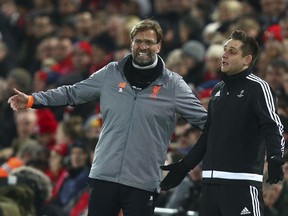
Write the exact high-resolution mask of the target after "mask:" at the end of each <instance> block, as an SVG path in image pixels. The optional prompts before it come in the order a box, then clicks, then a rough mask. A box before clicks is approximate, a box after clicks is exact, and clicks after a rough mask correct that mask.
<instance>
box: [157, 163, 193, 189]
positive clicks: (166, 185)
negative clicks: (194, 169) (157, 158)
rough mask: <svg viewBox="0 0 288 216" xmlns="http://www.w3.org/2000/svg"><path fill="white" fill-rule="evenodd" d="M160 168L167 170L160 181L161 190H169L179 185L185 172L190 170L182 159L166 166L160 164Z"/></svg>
mask: <svg viewBox="0 0 288 216" xmlns="http://www.w3.org/2000/svg"><path fill="white" fill-rule="evenodd" d="M160 168H161V169H162V170H167V171H169V173H168V174H167V176H166V177H165V178H164V179H163V181H162V182H161V183H160V187H161V189H162V190H163V191H167V190H170V189H171V188H174V187H176V186H177V185H179V184H180V183H181V182H182V181H183V179H184V178H185V176H186V175H187V173H188V172H189V171H190V170H189V169H188V168H187V167H186V166H185V165H184V163H183V161H182V160H180V161H178V162H176V163H173V164H170V165H167V166H161V167H160Z"/></svg>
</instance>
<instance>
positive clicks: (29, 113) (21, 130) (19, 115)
mask: <svg viewBox="0 0 288 216" xmlns="http://www.w3.org/2000/svg"><path fill="white" fill-rule="evenodd" d="M15 115H16V116H15V117H16V127H17V133H18V137H19V138H28V137H30V136H32V135H33V134H34V133H35V128H36V120H37V117H36V114H35V112H34V111H33V110H24V111H21V112H16V113H15Z"/></svg>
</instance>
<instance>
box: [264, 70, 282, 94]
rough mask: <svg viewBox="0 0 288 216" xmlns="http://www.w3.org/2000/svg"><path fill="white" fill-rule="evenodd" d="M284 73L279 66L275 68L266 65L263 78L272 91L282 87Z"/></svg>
mask: <svg viewBox="0 0 288 216" xmlns="http://www.w3.org/2000/svg"><path fill="white" fill-rule="evenodd" d="M284 73H285V72H284V70H283V69H281V68H275V67H273V66H271V65H270V66H268V68H267V70H266V73H265V80H266V81H267V82H268V84H269V85H270V86H271V88H272V89H273V90H274V91H277V90H279V89H280V88H281V87H282V82H283V81H282V78H283V76H284Z"/></svg>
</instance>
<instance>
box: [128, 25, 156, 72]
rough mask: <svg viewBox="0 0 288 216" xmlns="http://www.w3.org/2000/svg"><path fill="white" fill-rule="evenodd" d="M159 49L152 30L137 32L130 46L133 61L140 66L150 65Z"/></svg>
mask: <svg viewBox="0 0 288 216" xmlns="http://www.w3.org/2000/svg"><path fill="white" fill-rule="evenodd" d="M160 49H161V45H160V43H157V35H156V32H155V31H154V30H146V31H142V32H139V33H137V34H136V35H135V37H134V38H133V40H132V44H131V50H132V56H133V61H134V62H135V63H136V64H137V65H140V66H147V65H151V64H152V63H153V62H154V61H155V60H156V56H157V55H156V54H157V53H159V52H160Z"/></svg>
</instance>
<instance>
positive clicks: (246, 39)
mask: <svg viewBox="0 0 288 216" xmlns="http://www.w3.org/2000/svg"><path fill="white" fill-rule="evenodd" d="M229 39H233V40H239V41H241V42H242V46H241V50H242V53H243V56H247V55H251V56H252V63H251V65H253V64H254V63H255V62H256V60H257V58H258V54H259V45H258V43H257V41H256V40H255V39H254V38H252V37H250V36H249V35H247V34H246V32H244V31H242V30H234V31H233V32H232V33H231V35H230V37H229Z"/></svg>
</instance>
